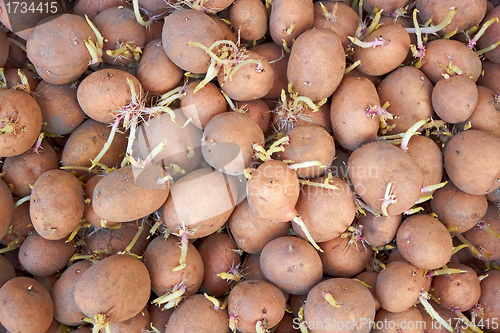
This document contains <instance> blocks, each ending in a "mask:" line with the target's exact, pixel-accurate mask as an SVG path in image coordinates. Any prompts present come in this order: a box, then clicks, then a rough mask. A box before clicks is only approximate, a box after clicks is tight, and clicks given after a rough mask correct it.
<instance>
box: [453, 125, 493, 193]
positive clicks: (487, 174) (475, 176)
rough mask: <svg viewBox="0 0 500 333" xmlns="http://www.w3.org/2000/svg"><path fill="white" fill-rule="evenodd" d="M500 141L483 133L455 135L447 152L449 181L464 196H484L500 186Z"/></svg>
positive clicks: (473, 132) (467, 132) (466, 132)
mask: <svg viewBox="0 0 500 333" xmlns="http://www.w3.org/2000/svg"><path fill="white" fill-rule="evenodd" d="M499 144H500V138H499V137H497V136H495V135H493V134H490V133H489V132H486V131H481V130H472V129H471V130H467V131H465V132H460V133H458V134H455V135H454V136H453V137H452V138H451V140H450V141H449V142H448V144H447V146H446V149H445V151H444V166H445V168H446V173H447V174H448V176H449V177H450V180H451V181H452V182H453V184H455V186H457V187H458V188H459V189H460V190H462V191H464V192H465V193H469V194H475V195H483V194H487V193H489V192H492V191H493V190H495V189H496V188H497V187H498V185H499V184H500V150H498V145H499Z"/></svg>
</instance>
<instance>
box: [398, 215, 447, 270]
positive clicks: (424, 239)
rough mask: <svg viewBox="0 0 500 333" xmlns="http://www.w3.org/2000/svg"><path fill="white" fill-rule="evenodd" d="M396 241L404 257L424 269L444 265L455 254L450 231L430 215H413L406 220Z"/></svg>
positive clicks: (399, 230)
mask: <svg viewBox="0 0 500 333" xmlns="http://www.w3.org/2000/svg"><path fill="white" fill-rule="evenodd" d="M396 242H397V244H398V249H399V251H400V252H401V254H402V255H403V257H405V259H406V260H408V262H410V263H411V264H412V265H414V266H415V267H418V268H422V269H428V270H431V269H438V268H440V267H443V266H444V265H445V264H446V263H447V262H448V261H450V258H451V256H452V254H453V242H452V240H451V236H450V233H449V232H448V230H447V229H446V227H445V226H444V225H443V224H442V223H441V222H439V220H438V219H436V218H434V217H431V216H429V215H412V216H410V217H409V218H407V219H406V220H404V221H403V223H402V224H401V226H400V227H399V229H398V232H397V235H396Z"/></svg>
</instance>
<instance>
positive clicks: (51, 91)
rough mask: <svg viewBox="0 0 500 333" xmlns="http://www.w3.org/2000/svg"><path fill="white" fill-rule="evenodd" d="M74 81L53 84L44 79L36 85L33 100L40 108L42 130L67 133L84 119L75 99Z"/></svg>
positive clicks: (75, 88)
mask: <svg viewBox="0 0 500 333" xmlns="http://www.w3.org/2000/svg"><path fill="white" fill-rule="evenodd" d="M77 88H78V84H77V83H76V82H72V83H67V84H62V85H54V84H50V83H48V82H46V81H42V82H40V84H39V85H38V86H37V87H36V91H35V93H36V95H35V100H36V101H37V103H38V105H39V106H40V109H41V110H42V119H43V122H44V123H43V125H42V129H43V130H44V131H47V132H50V133H54V134H60V135H64V134H69V133H71V132H73V131H74V130H75V129H76V128H77V127H78V126H80V124H81V123H82V122H83V120H84V119H85V113H84V112H83V111H82V108H81V107H80V104H78V99H77V95H76V92H77Z"/></svg>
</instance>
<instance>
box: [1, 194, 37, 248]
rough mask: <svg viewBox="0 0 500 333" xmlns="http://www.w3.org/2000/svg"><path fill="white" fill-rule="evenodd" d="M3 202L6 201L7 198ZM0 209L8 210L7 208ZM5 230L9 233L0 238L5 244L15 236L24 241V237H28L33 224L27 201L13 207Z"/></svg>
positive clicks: (14, 238)
mask: <svg viewBox="0 0 500 333" xmlns="http://www.w3.org/2000/svg"><path fill="white" fill-rule="evenodd" d="M0 187H1V185H0ZM3 202H4V203H8V200H6V201H3ZM2 211H5V212H8V209H7V210H2ZM5 215H8V214H5ZM7 228H9V229H10V230H9V229H7ZM5 230H6V231H7V230H9V233H8V234H7V235H5V236H4V237H3V238H2V239H0V243H1V244H3V245H5V246H7V245H9V243H10V242H12V241H14V240H16V238H18V239H19V241H20V242H22V241H24V240H25V239H26V237H28V235H29V234H30V233H31V232H32V231H33V230H35V228H33V224H32V223H31V218H30V203H29V201H26V202H24V203H22V204H21V205H19V206H17V207H16V209H14V213H13V215H12V219H11V222H10V226H7V227H5Z"/></svg>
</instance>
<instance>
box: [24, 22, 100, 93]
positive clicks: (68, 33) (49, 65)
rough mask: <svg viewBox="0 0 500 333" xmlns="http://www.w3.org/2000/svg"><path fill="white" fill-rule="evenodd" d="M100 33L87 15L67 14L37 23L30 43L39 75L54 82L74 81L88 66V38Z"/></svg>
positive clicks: (93, 37)
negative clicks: (86, 18)
mask: <svg viewBox="0 0 500 333" xmlns="http://www.w3.org/2000/svg"><path fill="white" fill-rule="evenodd" d="M89 38H90V39H91V40H92V41H93V42H94V43H96V37H95V34H94V32H93V31H92V29H91V28H90V26H89V25H88V23H87V21H85V18H84V17H81V16H78V15H74V14H63V15H61V16H59V17H56V18H54V19H52V20H50V21H47V22H45V23H43V24H41V25H38V26H36V27H35V28H34V29H33V31H32V33H31V35H30V37H29V38H28V41H27V43H26V52H27V54H28V58H29V59H30V61H31V62H32V63H33V65H35V68H36V71H37V73H38V75H40V76H41V77H42V79H43V80H45V81H47V82H48V83H52V84H65V83H70V82H72V81H74V80H76V79H77V78H79V77H80V76H81V75H82V74H83V72H85V70H86V69H87V67H88V64H89V61H90V60H91V56H90V53H89V51H88V50H87V48H86V47H85V43H84V41H87V40H88V39H89Z"/></svg>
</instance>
